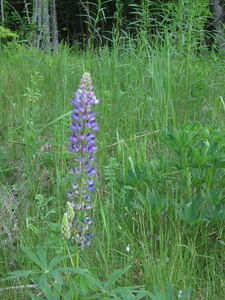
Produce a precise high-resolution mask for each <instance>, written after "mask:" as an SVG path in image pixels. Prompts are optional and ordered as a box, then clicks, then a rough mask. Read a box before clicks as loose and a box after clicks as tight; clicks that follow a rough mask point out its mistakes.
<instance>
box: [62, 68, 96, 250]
mask: <svg viewBox="0 0 225 300" xmlns="http://www.w3.org/2000/svg"><path fill="white" fill-rule="evenodd" d="M97 103H99V100H98V99H97V98H96V96H95V94H94V92H93V85H92V80H91V76H90V74H89V73H84V74H83V77H82V78H81V80H80V84H79V86H78V90H77V92H76V93H75V97H74V100H73V101H72V104H73V106H74V110H73V113H72V115H71V118H72V124H71V125H70V129H71V130H72V133H71V135H70V137H69V141H70V142H71V145H70V147H69V149H70V151H71V152H73V153H74V155H75V159H74V161H75V162H76V166H75V167H74V168H72V169H71V173H72V174H74V175H75V180H74V183H73V184H72V191H70V192H69V193H68V194H67V198H68V202H67V212H66V213H65V214H64V217H63V220H62V225H61V232H62V234H63V237H64V238H66V239H70V238H71V239H73V240H75V241H76V243H77V244H78V245H79V246H81V247H84V246H85V245H90V243H91V241H90V239H91V238H92V236H91V234H90V233H89V232H88V229H89V225H90V224H91V223H92V219H91V218H90V217H89V216H88V214H87V211H89V210H90V209H91V208H92V205H91V196H90V192H92V191H94V189H95V186H94V180H93V178H92V175H94V174H95V173H97V169H96V168H95V166H94V165H93V161H94V160H95V156H94V152H95V151H96V150H97V146H96V140H95V135H94V132H95V131H97V130H98V129H99V127H98V124H97V122H96V119H95V113H94V111H93V110H91V106H92V105H93V104H97ZM73 212H74V213H73Z"/></svg>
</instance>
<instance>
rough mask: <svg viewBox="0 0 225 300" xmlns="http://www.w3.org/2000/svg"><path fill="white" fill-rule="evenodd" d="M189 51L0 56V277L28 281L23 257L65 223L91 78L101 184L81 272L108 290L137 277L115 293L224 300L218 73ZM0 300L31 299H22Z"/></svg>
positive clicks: (224, 89)
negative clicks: (81, 89)
mask: <svg viewBox="0 0 225 300" xmlns="http://www.w3.org/2000/svg"><path fill="white" fill-rule="evenodd" d="M189 50H190V51H184V52H178V51H177V50H176V48H174V47H172V46H169V45H167V46H166V47H162V48H160V49H155V50H152V49H151V48H150V47H144V48H141V47H139V46H137V45H136V46H135V45H132V44H130V45H125V46H123V47H115V49H113V50H111V51H109V50H108V49H103V50H102V51H100V52H99V53H95V54H92V53H90V52H85V53H79V52H73V51H69V49H67V48H66V47H65V48H64V47H62V48H61V50H60V51H59V53H58V54H57V55H55V56H50V55H47V54H43V53H38V52H36V51H34V50H26V49H25V48H19V49H5V50H4V51H1V53H0V65H1V70H0V74H1V75H0V76H1V80H0V99H1V101H0V171H1V172H0V182H1V185H0V207H1V218H0V226H1V227H0V228H1V238H0V245H1V247H0V257H1V258H0V274H1V276H2V277H4V276H5V274H6V273H8V272H10V271H12V270H17V269H32V267H34V266H33V265H32V262H31V261H29V259H28V258H27V257H26V256H25V254H24V253H23V252H22V251H21V249H20V246H21V245H22V246H26V247H28V248H30V249H31V250H33V248H34V246H35V245H37V244H41V245H42V246H44V247H47V245H48V243H50V241H49V239H48V235H49V233H50V232H51V231H52V230H53V223H60V222H61V219H62V215H63V213H64V210H65V203H66V201H67V200H66V197H65V194H66V193H67V191H68V188H69V187H68V186H69V175H68V170H69V168H70V161H71V154H70V153H69V152H68V150H67V138H68V136H69V132H70V130H69V123H70V117H69V116H70V111H71V109H72V106H71V100H72V98H73V93H74V92H75V91H76V89H77V85H78V82H79V79H80V77H81V76H82V73H83V72H84V71H88V72H90V73H91V76H92V79H93V83H94V86H95V94H96V95H97V97H98V98H99V99H100V103H99V104H98V105H97V106H96V113H97V119H98V122H99V125H100V130H99V132H98V133H97V139H98V146H99V151H98V152H97V164H98V169H99V173H98V179H97V192H96V194H95V195H96V196H95V206H94V211H93V220H94V225H93V226H92V232H93V233H94V239H93V242H92V244H91V246H90V247H89V248H85V251H83V252H82V253H81V261H80V267H82V268H96V269H94V272H97V273H98V275H99V277H100V279H101V278H102V279H104V278H105V275H107V274H110V273H111V272H112V271H114V270H116V269H119V268H122V267H126V266H128V265H132V267H131V269H130V270H129V271H128V272H127V273H126V275H125V276H124V277H123V278H122V279H121V282H120V283H119V284H120V286H121V285H142V284H144V285H145V286H146V289H147V290H149V291H151V292H152V291H153V287H154V285H158V286H160V287H161V289H162V291H164V290H165V285H166V281H167V280H168V279H169V280H170V282H171V283H172V284H173V285H174V288H175V294H176V295H178V292H179V290H185V289H186V288H188V287H189V286H191V287H192V292H191V296H190V299H193V300H194V299H196V300H197V299H202V300H205V299H209V300H213V299H215V300H223V299H225V265H224V260H225V254H224V250H225V233H224V219H225V215H224V211H225V209H224V208H225V202H224V198H225V192H224V179H225V171H224V170H225V169H224V168H225V152H224V150H225V130H224V113H225V103H224V96H225V73H224V61H223V60H222V59H221V58H220V57H219V56H216V55H209V54H205V55H200V54H194V53H192V52H191V49H189ZM151 133H152V134H151ZM139 135H143V136H141V137H137V136H139ZM136 137H137V138H136ZM127 247H129V249H128V248H127ZM127 250H129V251H127ZM28 283H32V281H30V280H29V279H25V280H24V279H20V281H15V280H14V281H7V282H3V283H2V287H4V288H5V287H7V286H15V285H20V284H28ZM0 294H1V295H2V296H0V299H29V296H28V295H27V291H26V289H22V290H21V289H11V290H4V291H3V290H1V291H0ZM160 299H161V298H160ZM168 300H170V299H168Z"/></svg>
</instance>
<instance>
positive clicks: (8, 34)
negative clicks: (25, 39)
mask: <svg viewBox="0 0 225 300" xmlns="http://www.w3.org/2000/svg"><path fill="white" fill-rule="evenodd" d="M9 38H18V35H17V34H16V33H13V32H12V31H11V30H10V29H8V28H5V27H3V26H0V40H1V39H3V40H7V39H9Z"/></svg>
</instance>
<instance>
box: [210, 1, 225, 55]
mask: <svg viewBox="0 0 225 300" xmlns="http://www.w3.org/2000/svg"><path fill="white" fill-rule="evenodd" d="M211 12H212V14H213V27H214V30H213V31H214V33H215V36H216V40H217V44H218V47H219V48H220V49H221V50H222V51H223V55H224V56H225V35H224V29H223V24H224V22H225V13H224V0H212V4H211Z"/></svg>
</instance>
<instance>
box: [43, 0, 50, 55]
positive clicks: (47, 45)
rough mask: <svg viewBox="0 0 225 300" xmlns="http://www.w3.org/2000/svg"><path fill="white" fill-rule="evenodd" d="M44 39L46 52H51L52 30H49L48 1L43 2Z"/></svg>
mask: <svg viewBox="0 0 225 300" xmlns="http://www.w3.org/2000/svg"><path fill="white" fill-rule="evenodd" d="M43 39H44V45H43V47H44V51H49V50H50V28H49V10H48V0H44V2H43Z"/></svg>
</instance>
